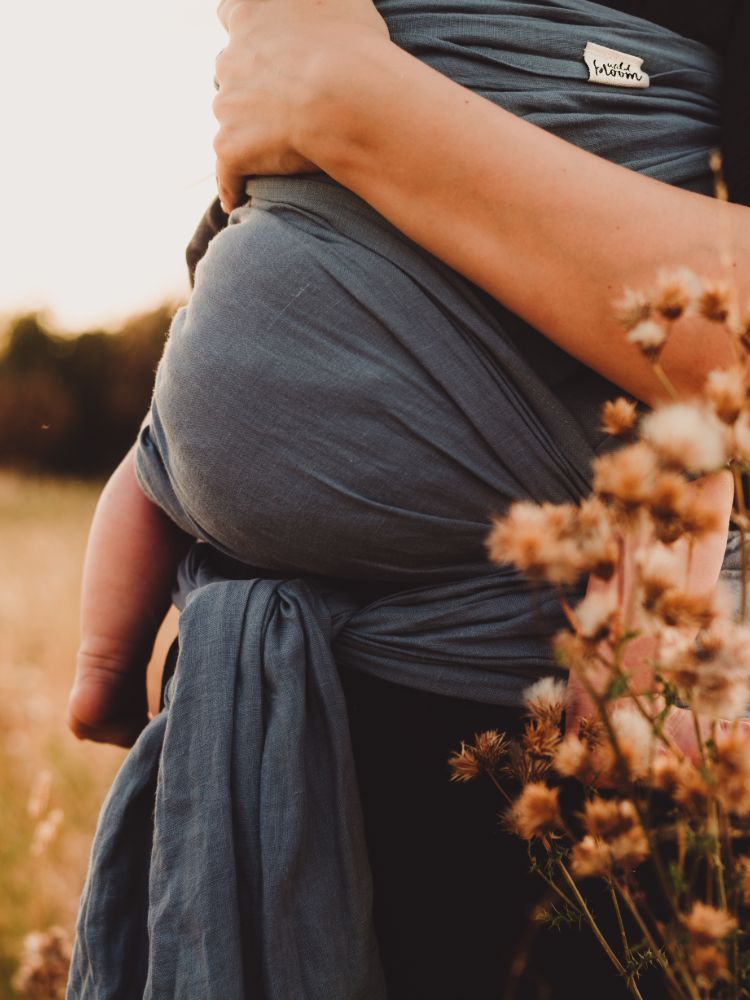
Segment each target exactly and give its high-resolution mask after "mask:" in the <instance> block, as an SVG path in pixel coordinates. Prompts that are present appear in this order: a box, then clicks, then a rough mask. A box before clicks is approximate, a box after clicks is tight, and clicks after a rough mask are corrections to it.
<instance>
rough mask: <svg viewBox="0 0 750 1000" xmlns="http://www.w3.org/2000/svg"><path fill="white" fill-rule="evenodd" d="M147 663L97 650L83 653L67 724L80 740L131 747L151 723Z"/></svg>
mask: <svg viewBox="0 0 750 1000" xmlns="http://www.w3.org/2000/svg"><path fill="white" fill-rule="evenodd" d="M148 721H149V716H148V700H147V695H146V664H144V663H143V660H142V657H141V658H139V662H136V663H135V664H134V662H133V660H132V659H131V658H130V657H125V656H122V655H119V654H114V653H105V652H103V651H102V650H97V652H96V653H92V652H85V651H84V650H81V651H79V653H78V659H77V668H76V677H75V681H74V683H73V688H72V690H71V692H70V696H69V698H68V716H67V723H68V726H69V728H70V729H71V730H72V731H73V733H74V734H75V736H77V737H78V739H80V740H93V741H94V742H96V743H114V744H115V745H117V746H121V747H131V746H132V745H133V744H134V743H135V741H136V739H137V738H138V734H139V733H140V732H141V730H142V729H143V727H144V726H145V725H146V724H147V723H148Z"/></svg>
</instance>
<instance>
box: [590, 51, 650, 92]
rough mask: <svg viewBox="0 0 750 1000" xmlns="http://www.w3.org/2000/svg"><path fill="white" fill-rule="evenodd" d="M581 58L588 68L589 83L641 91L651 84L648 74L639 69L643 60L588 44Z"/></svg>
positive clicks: (625, 53)
mask: <svg viewBox="0 0 750 1000" xmlns="http://www.w3.org/2000/svg"><path fill="white" fill-rule="evenodd" d="M583 58H584V60H585V62H586V65H587V66H588V68H589V83H603V84H604V85H605V86H606V87H635V88H639V89H643V88H644V87H648V86H649V85H650V83H651V81H650V80H649V77H648V73H644V72H643V70H642V69H641V67H642V66H643V59H639V58H638V56H631V55H628V53H627V52H618V51H617V49H608V48H607V47H606V45H599V44H598V43H597V42H588V43H587V45H586V48H585V49H584V51H583Z"/></svg>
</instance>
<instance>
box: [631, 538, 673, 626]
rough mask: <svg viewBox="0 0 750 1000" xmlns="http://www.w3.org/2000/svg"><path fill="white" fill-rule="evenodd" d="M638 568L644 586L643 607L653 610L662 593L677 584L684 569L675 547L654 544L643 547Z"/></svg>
mask: <svg viewBox="0 0 750 1000" xmlns="http://www.w3.org/2000/svg"><path fill="white" fill-rule="evenodd" d="M636 569H637V571H638V577H639V580H640V583H641V587H642V588H643V607H644V608H645V609H646V611H652V610H653V609H654V607H655V606H656V604H657V601H658V600H659V598H660V597H662V595H663V594H664V593H665V592H666V591H668V590H671V589H673V588H674V587H676V586H677V584H678V583H679V581H680V577H682V576H683V575H684V569H683V566H682V563H681V561H680V559H679V558H678V557H677V554H676V553H675V552H674V550H673V549H668V548H667V547H666V545H659V544H658V543H657V544H654V545H650V546H648V547H647V548H643V549H641V550H640V551H639V552H638V554H637V556H636Z"/></svg>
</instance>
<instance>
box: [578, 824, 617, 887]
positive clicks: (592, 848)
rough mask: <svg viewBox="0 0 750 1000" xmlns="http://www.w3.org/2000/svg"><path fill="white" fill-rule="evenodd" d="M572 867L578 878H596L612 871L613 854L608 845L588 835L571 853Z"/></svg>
mask: <svg viewBox="0 0 750 1000" xmlns="http://www.w3.org/2000/svg"><path fill="white" fill-rule="evenodd" d="M570 866H571V868H572V869H573V874H574V875H577V876H578V878H595V877H597V876H605V875H609V874H610V873H611V871H612V854H611V852H610V849H609V847H608V846H607V844H605V843H603V842H602V841H601V840H597V839H596V838H595V837H592V836H591V835H590V834H586V836H585V837H584V838H583V840H581V841H579V842H578V843H577V844H575V845H574V847H573V849H572V851H571V852H570Z"/></svg>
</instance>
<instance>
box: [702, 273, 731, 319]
mask: <svg viewBox="0 0 750 1000" xmlns="http://www.w3.org/2000/svg"><path fill="white" fill-rule="evenodd" d="M733 304H734V294H733V290H732V288H731V286H730V285H728V284H727V283H726V282H725V281H706V282H704V284H703V289H702V291H701V294H700V298H699V299H698V312H699V313H700V314H701V316H704V317H705V318H706V319H709V320H711V321H712V322H713V323H726V322H727V320H728V319H729V317H730V316H731V314H732V306H733Z"/></svg>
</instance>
